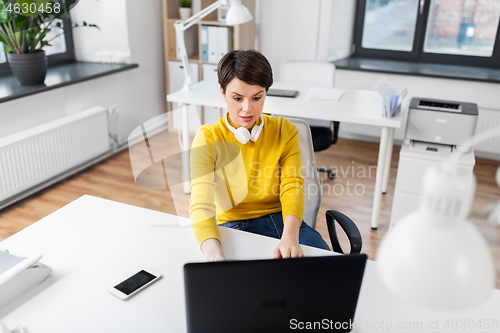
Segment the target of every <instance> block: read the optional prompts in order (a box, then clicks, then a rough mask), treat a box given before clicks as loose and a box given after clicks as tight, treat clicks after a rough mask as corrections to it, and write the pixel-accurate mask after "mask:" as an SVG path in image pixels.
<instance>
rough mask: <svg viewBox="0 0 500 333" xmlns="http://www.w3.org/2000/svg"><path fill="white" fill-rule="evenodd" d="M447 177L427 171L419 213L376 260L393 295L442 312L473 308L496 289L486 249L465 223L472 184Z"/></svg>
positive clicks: (401, 225) (391, 235) (394, 232)
mask: <svg viewBox="0 0 500 333" xmlns="http://www.w3.org/2000/svg"><path fill="white" fill-rule="evenodd" d="M449 171H450V170H445V169H443V168H441V169H439V168H432V169H430V170H428V171H427V173H426V177H425V179H424V188H423V196H422V204H421V207H420V209H419V210H418V211H416V212H413V213H411V214H410V215H408V216H406V217H405V218H403V219H402V220H401V221H399V222H398V223H397V224H396V225H395V226H394V227H393V228H392V229H391V230H390V231H389V232H388V233H387V234H386V236H385V237H384V239H383V240H382V242H381V244H380V246H379V248H378V251H377V257H376V261H377V263H378V264H377V266H378V271H379V274H380V277H381V279H382V281H383V282H384V283H385V285H386V286H387V288H388V289H389V290H391V291H392V292H393V293H394V294H396V295H398V296H400V297H401V298H403V299H405V300H407V301H409V302H411V303H414V304H418V305H421V306H424V307H427V308H434V309H444V310H453V309H460V308H466V307H471V306H475V305H477V304H479V303H481V302H483V301H485V300H486V299H487V298H488V297H489V296H490V294H491V292H492V291H493V288H494V286H495V269H494V264H493V258H492V256H491V253H490V250H489V247H488V245H487V243H486V241H485V240H484V238H483V237H482V235H481V234H480V232H479V231H478V229H477V228H476V226H475V225H474V224H472V223H471V222H469V221H467V220H466V219H465V216H467V214H468V213H469V209H470V204H471V202H472V199H473V193H474V187H475V180H474V178H473V176H472V175H470V174H469V175H466V174H459V173H458V172H457V170H454V172H449Z"/></svg>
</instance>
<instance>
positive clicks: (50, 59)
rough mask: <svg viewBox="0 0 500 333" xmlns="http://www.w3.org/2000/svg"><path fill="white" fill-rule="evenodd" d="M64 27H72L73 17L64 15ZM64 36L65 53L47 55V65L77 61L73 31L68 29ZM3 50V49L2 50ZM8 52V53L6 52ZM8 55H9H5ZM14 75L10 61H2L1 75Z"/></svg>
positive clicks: (53, 65) (0, 64) (52, 65)
mask: <svg viewBox="0 0 500 333" xmlns="http://www.w3.org/2000/svg"><path fill="white" fill-rule="evenodd" d="M62 21H63V27H65V28H66V27H71V26H72V25H71V18H69V17H63V18H62ZM62 36H63V37H64V42H65V44H66V51H65V52H63V53H57V54H52V55H49V56H47V67H48V68H50V67H55V66H59V65H64V64H68V63H72V62H75V61H76V60H75V48H74V44H73V32H72V31H68V32H66V33H65V34H63V35H62ZM0 52H3V49H1V50H0ZM5 54H6V53H5ZM5 57H7V55H6V56H5ZM9 75H12V71H11V70H10V66H9V61H8V60H6V62H3V63H0V77H1V76H9Z"/></svg>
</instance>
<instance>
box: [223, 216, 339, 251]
mask: <svg viewBox="0 0 500 333" xmlns="http://www.w3.org/2000/svg"><path fill="white" fill-rule="evenodd" d="M221 226H222V227H226V228H231V229H237V230H243V231H248V232H252V233H254V234H259V235H262V236H268V237H273V238H278V239H281V235H283V214H282V213H281V212H279V213H272V214H269V215H265V216H262V217H257V218H255V219H250V220H240V221H230V222H226V223H224V224H221ZM299 244H302V245H308V246H313V247H317V248H320V249H323V250H330V248H329V247H328V245H327V244H326V242H325V241H324V240H323V237H321V235H320V234H319V233H318V232H317V231H316V230H314V229H313V228H311V227H310V226H308V225H307V223H305V222H304V221H302V224H301V225H300V230H299Z"/></svg>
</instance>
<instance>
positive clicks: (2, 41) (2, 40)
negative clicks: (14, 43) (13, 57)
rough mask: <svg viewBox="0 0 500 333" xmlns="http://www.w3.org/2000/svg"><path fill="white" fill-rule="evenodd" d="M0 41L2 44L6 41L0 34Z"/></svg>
mask: <svg viewBox="0 0 500 333" xmlns="http://www.w3.org/2000/svg"><path fill="white" fill-rule="evenodd" d="M0 43H2V44H7V41H6V40H5V39H3V37H2V36H0Z"/></svg>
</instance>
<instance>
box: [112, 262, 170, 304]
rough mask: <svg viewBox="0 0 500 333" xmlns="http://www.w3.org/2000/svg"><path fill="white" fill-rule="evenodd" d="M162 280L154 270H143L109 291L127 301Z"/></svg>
mask: <svg viewBox="0 0 500 333" xmlns="http://www.w3.org/2000/svg"><path fill="white" fill-rule="evenodd" d="M160 278H161V274H160V273H158V272H155V271H153V270H152V269H143V270H142V271H140V272H137V273H136V274H134V275H132V276H131V277H129V278H128V279H126V280H124V281H122V282H120V283H118V284H117V285H116V286H114V287H113V288H111V289H109V292H110V293H111V294H112V295H115V296H116V297H118V298H119V299H122V300H127V299H129V298H130V297H132V296H134V295H135V294H137V293H138V292H139V291H141V290H143V289H144V288H146V287H147V286H149V285H151V284H152V283H153V282H155V281H158V279H160Z"/></svg>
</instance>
